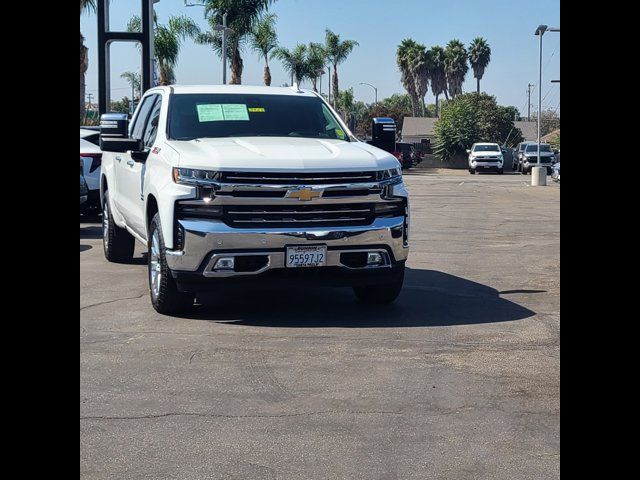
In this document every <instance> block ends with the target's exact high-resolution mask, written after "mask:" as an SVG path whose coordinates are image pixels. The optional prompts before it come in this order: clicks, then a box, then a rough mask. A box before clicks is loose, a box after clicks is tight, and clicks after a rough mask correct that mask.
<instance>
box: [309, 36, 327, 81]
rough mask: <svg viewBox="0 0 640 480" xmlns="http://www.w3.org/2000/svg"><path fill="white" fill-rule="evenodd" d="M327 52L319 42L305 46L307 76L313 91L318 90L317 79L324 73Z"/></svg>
mask: <svg viewBox="0 0 640 480" xmlns="http://www.w3.org/2000/svg"><path fill="white" fill-rule="evenodd" d="M326 61H327V53H326V52H325V50H324V46H323V45H322V44H320V43H314V42H311V43H309V45H308V47H307V60H306V63H307V76H308V77H309V80H311V83H312V85H313V91H314V92H317V91H318V79H319V78H320V76H321V75H322V74H323V73H324V65H325V63H326Z"/></svg>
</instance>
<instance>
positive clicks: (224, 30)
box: [185, 3, 233, 85]
mask: <svg viewBox="0 0 640 480" xmlns="http://www.w3.org/2000/svg"><path fill="white" fill-rule="evenodd" d="M204 6H206V5H205V4H204V3H185V7H204ZM212 28H213V30H214V31H216V32H222V84H223V85H226V84H227V33H233V28H227V12H225V13H224V14H223V15H222V25H214V26H213V27H212Z"/></svg>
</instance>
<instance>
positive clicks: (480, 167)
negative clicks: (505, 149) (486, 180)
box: [469, 162, 504, 172]
mask: <svg viewBox="0 0 640 480" xmlns="http://www.w3.org/2000/svg"><path fill="white" fill-rule="evenodd" d="M503 165H504V164H498V163H497V162H476V163H474V164H470V165H469V168H470V169H472V170H475V171H477V172H482V171H489V170H494V171H498V170H502V168H503Z"/></svg>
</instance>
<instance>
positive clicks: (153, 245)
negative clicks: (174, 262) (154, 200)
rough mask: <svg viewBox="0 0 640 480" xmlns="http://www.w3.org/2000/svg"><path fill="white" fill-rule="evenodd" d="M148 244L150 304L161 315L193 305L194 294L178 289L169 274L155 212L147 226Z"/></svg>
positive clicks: (157, 214) (158, 217)
mask: <svg viewBox="0 0 640 480" xmlns="http://www.w3.org/2000/svg"><path fill="white" fill-rule="evenodd" d="M147 245H148V252H149V254H148V255H147V257H148V264H147V268H148V277H149V293H150V295H151V305H153V308H154V309H155V311H156V312H158V313H162V314H163V315H169V314H172V313H179V312H183V311H185V310H187V309H189V308H191V307H193V301H194V300H195V295H194V294H193V293H183V292H180V291H178V287H177V286H176V282H175V280H174V279H173V277H172V276H171V270H170V269H169V267H168V265H167V258H166V248H165V246H164V237H163V236H162V228H160V214H159V213H156V214H155V215H154V217H153V219H152V220H151V225H150V227H149V240H148V241H147Z"/></svg>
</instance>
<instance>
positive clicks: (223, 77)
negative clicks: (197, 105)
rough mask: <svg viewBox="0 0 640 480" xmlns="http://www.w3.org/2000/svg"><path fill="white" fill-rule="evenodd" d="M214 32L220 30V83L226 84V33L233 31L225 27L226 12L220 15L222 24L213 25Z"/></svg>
mask: <svg viewBox="0 0 640 480" xmlns="http://www.w3.org/2000/svg"><path fill="white" fill-rule="evenodd" d="M213 29H214V30H215V31H216V32H222V84H223V85H226V84H227V33H233V29H232V28H227V12H225V13H224V14H223V15H222V25H214V26H213Z"/></svg>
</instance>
